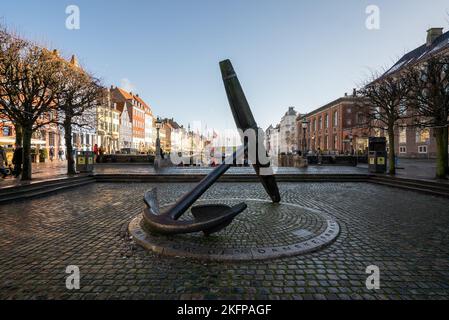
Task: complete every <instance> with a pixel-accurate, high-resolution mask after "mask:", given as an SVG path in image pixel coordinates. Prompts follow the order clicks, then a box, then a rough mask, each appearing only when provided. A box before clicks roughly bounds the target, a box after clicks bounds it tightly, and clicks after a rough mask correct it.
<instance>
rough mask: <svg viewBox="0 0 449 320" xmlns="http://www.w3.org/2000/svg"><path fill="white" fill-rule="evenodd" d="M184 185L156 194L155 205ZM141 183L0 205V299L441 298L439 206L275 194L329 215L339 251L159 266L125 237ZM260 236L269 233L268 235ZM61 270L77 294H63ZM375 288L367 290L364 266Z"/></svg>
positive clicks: (330, 193) (228, 192)
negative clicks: (77, 277)
mask: <svg viewBox="0 0 449 320" xmlns="http://www.w3.org/2000/svg"><path fill="white" fill-rule="evenodd" d="M191 186H192V185H190V184H160V185H158V187H159V192H160V194H161V195H164V196H163V197H160V198H161V203H162V205H163V204H167V203H169V202H172V201H173V200H174V199H175V198H176V197H179V196H180V195H181V194H182V193H184V192H186V191H187V190H188V189H189V188H190V187H191ZM151 187H154V185H150V184H91V185H88V186H86V187H82V188H78V189H73V190H70V191H67V192H63V193H59V194H56V195H52V196H49V197H47V198H42V199H36V200H32V201H28V202H22V203H14V204H10V205H8V206H0V216H1V219H2V223H1V225H0V257H1V263H0V298H2V299H38V298H43V299H52V298H64V299H125V298H133V299H179V298H182V299H214V298H229V299H241V298H249V299H251V298H260V299H448V298H449V263H448V261H449V201H448V200H447V199H443V198H438V197H433V196H427V195H423V194H417V193H413V192H408V191H402V190H397V189H390V188H387V187H382V186H378V185H371V184H364V183H360V184H354V183H346V184H340V183H323V184H318V183H309V184H296V183H291V184H289V183H282V184H280V191H281V194H282V197H283V201H285V202H289V203H295V204H300V205H303V206H309V207H310V208H313V209H317V210H321V211H325V212H327V213H328V214H330V215H332V216H333V217H334V218H335V219H336V220H337V221H338V222H339V224H340V226H341V234H340V236H339V237H338V239H337V241H336V242H335V243H334V244H332V245H330V246H329V247H327V248H325V249H323V250H321V251H319V252H315V253H313V254H307V255H304V256H297V257H291V258H285V259H278V260H272V261H259V262H244V263H223V262H220V263H214V262H204V261H202V262H200V261H195V260H191V259H183V258H170V257H163V256H158V255H156V254H154V253H152V252H148V251H145V250H144V249H142V248H140V247H138V246H136V245H135V244H133V242H132V241H130V239H128V238H127V236H126V234H125V233H124V230H125V229H126V226H127V224H128V222H129V221H130V220H131V218H132V217H134V216H135V215H137V214H139V213H140V212H141V210H142V208H143V206H144V204H143V201H142V196H143V192H144V191H145V190H147V189H149V188H151ZM223 196H225V197H233V198H236V197H237V198H241V199H246V198H253V199H266V194H265V191H264V190H263V188H262V187H261V186H260V185H259V184H252V183H242V184H226V183H221V184H217V185H215V186H214V187H213V188H212V189H210V190H209V191H208V192H207V194H205V195H204V197H205V198H209V199H212V198H222V197H223ZM267 227H268V226H267ZM68 265H77V266H79V267H80V270H81V288H80V290H78V291H69V290H67V289H66V288H65V279H66V276H67V274H66V273H65V270H66V267H67V266H68ZM370 265H377V266H378V267H379V268H380V271H381V275H380V285H381V289H380V290H377V291H370V290H368V289H366V286H365V281H366V278H367V276H368V275H367V274H366V273H365V270H366V267H367V266H370Z"/></svg>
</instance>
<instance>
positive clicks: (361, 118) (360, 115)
mask: <svg viewBox="0 0 449 320" xmlns="http://www.w3.org/2000/svg"><path fill="white" fill-rule="evenodd" d="M365 122H366V120H365V114H364V113H363V112H359V113H357V124H359V125H363V124H365Z"/></svg>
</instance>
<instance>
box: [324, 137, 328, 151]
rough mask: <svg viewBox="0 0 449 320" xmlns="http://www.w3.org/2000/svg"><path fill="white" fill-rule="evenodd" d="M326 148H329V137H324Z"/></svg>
mask: <svg viewBox="0 0 449 320" xmlns="http://www.w3.org/2000/svg"><path fill="white" fill-rule="evenodd" d="M324 150H329V137H328V136H325V137H324Z"/></svg>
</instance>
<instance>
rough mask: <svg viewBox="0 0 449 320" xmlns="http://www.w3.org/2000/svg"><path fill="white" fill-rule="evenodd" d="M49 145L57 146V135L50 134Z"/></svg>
mask: <svg viewBox="0 0 449 320" xmlns="http://www.w3.org/2000/svg"><path fill="white" fill-rule="evenodd" d="M48 144H49V145H50V146H52V147H54V146H55V133H54V132H49V133H48Z"/></svg>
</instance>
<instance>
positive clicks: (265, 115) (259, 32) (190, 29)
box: [0, 0, 449, 129]
mask: <svg viewBox="0 0 449 320" xmlns="http://www.w3.org/2000/svg"><path fill="white" fill-rule="evenodd" d="M72 4H74V5H77V6H78V7H79V8H80V13H81V17H80V18H81V26H80V27H81V28H80V30H68V29H66V27H65V20H66V17H67V14H66V13H65V9H66V7H67V6H68V5H72ZM368 5H377V6H378V7H379V8H380V29H379V30H368V29H367V28H366V27H365V20H366V18H367V14H366V13H365V9H366V7H367V6H368ZM448 12H449V2H448V1H447V0H444V1H443V0H432V1H431V4H430V3H429V1H424V0H370V1H364V0H344V1H337V0H333V1H331V0H327V1H326V0H318V1H316V0H315V1H312V0H310V1H301V0H227V1H215V0H146V1H145V0H140V1H139V0H128V1H115V0H109V1H106V0H90V1H84V0H71V1H65V0H39V1H37V0H33V1H31V0H16V1H11V0H0V17H1V18H2V21H3V23H6V24H7V25H8V26H9V27H11V28H13V29H15V30H17V31H18V32H20V33H21V34H22V35H24V36H26V37H28V38H31V39H33V40H36V41H39V42H41V43H43V44H45V45H47V46H49V47H51V48H58V49H59V50H60V51H61V52H62V53H63V54H64V55H66V56H69V55H71V54H73V53H74V54H76V55H77V56H78V57H79V60H80V62H81V63H82V65H83V66H84V67H86V68H87V69H88V70H90V71H91V72H93V73H94V74H95V75H96V76H98V77H100V78H101V79H102V80H103V82H104V84H105V85H108V86H109V85H111V84H114V85H120V84H121V83H123V84H127V85H128V86H130V87H132V88H133V92H136V93H139V94H140V95H141V96H142V97H143V98H144V99H145V100H146V101H147V102H149V104H150V105H151V106H152V108H153V110H154V113H155V114H157V115H161V116H164V117H165V116H166V117H174V118H175V119H177V120H178V121H179V122H180V123H181V124H184V125H187V124H188V123H189V122H192V121H203V122H207V124H208V127H209V128H210V127H215V128H217V129H224V128H234V127H235V125H234V123H233V120H232V116H231V112H230V110H229V106H228V103H227V98H226V95H225V91H224V89H223V84H222V81H221V76H220V71H219V67H218V62H219V61H220V60H223V59H227V58H229V59H231V60H232V62H233V64H234V67H235V69H236V71H237V73H238V75H239V78H240V81H241V82H242V85H243V87H244V90H245V92H246V94H247V97H248V100H249V102H250V104H251V107H252V109H253V112H254V114H255V116H256V120H258V122H259V125H260V126H261V127H263V128H266V127H267V126H268V125H269V124H270V123H276V122H278V121H279V119H280V117H281V116H282V114H283V113H284V112H285V111H286V110H287V108H288V106H295V107H296V110H297V111H299V112H307V111H311V110H313V109H315V108H318V107H320V106H321V105H323V104H325V103H327V102H330V101H332V100H334V99H336V98H338V97H340V96H342V95H343V94H344V93H345V92H351V91H352V88H353V87H355V86H357V85H358V84H360V83H362V82H363V81H364V79H365V78H366V77H367V76H368V75H369V73H370V70H377V69H379V68H382V67H388V66H390V65H391V64H392V63H393V62H394V60H395V59H397V58H399V57H400V56H401V55H402V54H403V53H405V52H406V51H407V50H411V49H414V48H415V47H417V46H418V45H421V44H422V43H424V41H425V37H426V30H427V29H428V28H429V27H440V26H441V27H444V28H445V31H447V30H448V29H449V28H448V27H449V22H448V21H449V14H448Z"/></svg>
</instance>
